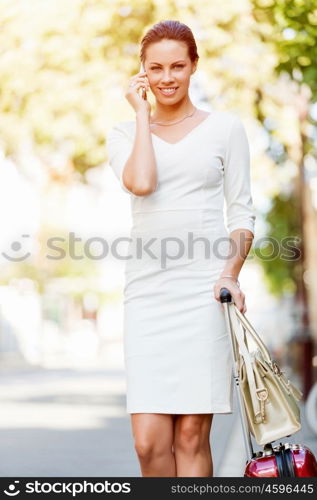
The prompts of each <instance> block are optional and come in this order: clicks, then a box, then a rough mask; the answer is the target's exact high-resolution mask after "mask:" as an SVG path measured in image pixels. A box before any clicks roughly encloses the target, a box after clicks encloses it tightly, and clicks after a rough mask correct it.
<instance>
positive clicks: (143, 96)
mask: <svg viewBox="0 0 317 500" xmlns="http://www.w3.org/2000/svg"><path fill="white" fill-rule="evenodd" d="M144 71H145V69H144V66H143V64H142V63H141V66H140V73H144ZM141 95H142V99H144V100H146V99H147V95H146V89H145V88H143V87H142V93H141Z"/></svg>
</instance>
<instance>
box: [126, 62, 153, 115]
mask: <svg viewBox="0 0 317 500" xmlns="http://www.w3.org/2000/svg"><path fill="white" fill-rule="evenodd" d="M142 89H144V90H145V91H146V92H147V91H149V90H150V84H149V80H148V77H147V76H146V72H145V71H144V72H139V73H137V74H136V75H133V76H132V77H131V78H130V80H129V85H128V86H127V89H126V93H125V97H126V99H127V100H128V102H129V103H130V104H131V106H132V107H133V109H134V111H135V112H136V113H138V112H140V111H145V112H146V113H147V114H148V116H149V117H150V115H151V104H150V103H149V101H148V100H147V98H146V96H145V99H143V98H142V97H141V96H140V95H139V91H140V90H141V91H142Z"/></svg>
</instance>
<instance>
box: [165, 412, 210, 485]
mask: <svg viewBox="0 0 317 500" xmlns="http://www.w3.org/2000/svg"><path fill="white" fill-rule="evenodd" d="M212 418H213V413H203V414H195V415H178V416H177V418H176V422H175V430H174V445H173V446H174V453H175V460H176V477H212V476H213V463H212V456H211V449H210V441H209V436H210V429H211V422H212Z"/></svg>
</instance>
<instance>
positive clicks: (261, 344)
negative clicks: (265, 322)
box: [234, 304, 272, 365]
mask: <svg viewBox="0 0 317 500" xmlns="http://www.w3.org/2000/svg"><path fill="white" fill-rule="evenodd" d="M234 308H235V312H236V314H237V316H238V318H239V320H240V321H241V323H242V324H243V325H244V326H245V328H246V329H247V331H248V332H249V333H250V334H251V335H252V337H253V339H254V340H255V342H256V343H257V345H258V346H259V347H260V349H261V351H262V354H263V357H264V358H265V359H266V361H268V363H270V365H271V364H272V359H271V356H270V353H269V351H268V349H267V347H266V345H265V344H264V342H263V341H262V339H261V338H260V337H259V335H258V334H257V333H256V331H255V330H254V328H253V326H252V325H251V323H250V321H249V320H248V319H247V318H246V317H245V316H244V315H243V314H242V313H241V312H240V311H239V309H238V308H237V306H236V305H235V304H234Z"/></svg>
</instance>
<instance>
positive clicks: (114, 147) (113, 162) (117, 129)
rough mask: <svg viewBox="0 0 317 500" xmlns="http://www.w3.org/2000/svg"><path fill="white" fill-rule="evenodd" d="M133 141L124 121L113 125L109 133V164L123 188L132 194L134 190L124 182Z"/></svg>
mask: <svg viewBox="0 0 317 500" xmlns="http://www.w3.org/2000/svg"><path fill="white" fill-rule="evenodd" d="M132 148H133V143H132V141H131V138H130V136H129V134H128V132H127V131H126V130H125V127H124V125H123V122H120V123H117V124H116V125H114V126H113V127H112V129H111V130H110V132H109V133H108V135H107V151H108V159H109V165H110V167H111V168H112V170H113V172H114V174H115V175H116V177H117V178H118V179H119V181H120V185H121V188H122V189H123V190H124V191H125V192H126V193H129V194H131V193H132V191H129V189H127V188H126V186H125V185H124V184H123V179H122V175H123V169H124V166H125V164H126V162H127V160H128V158H129V156H130V154H131V151H132Z"/></svg>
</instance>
